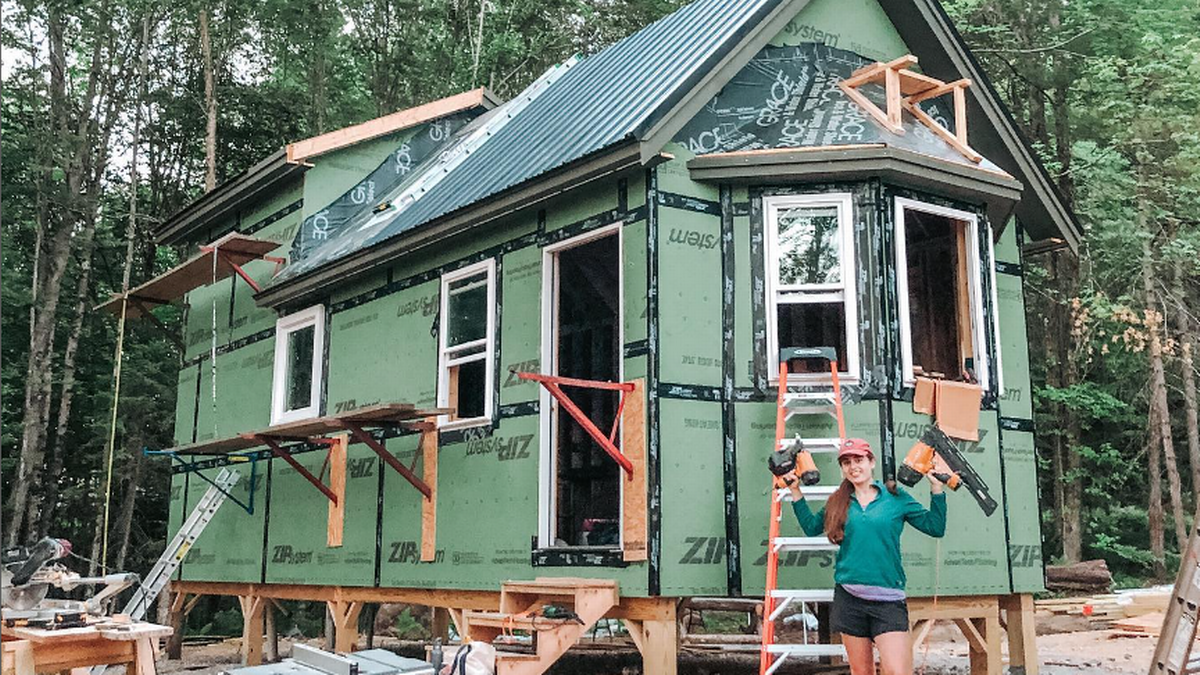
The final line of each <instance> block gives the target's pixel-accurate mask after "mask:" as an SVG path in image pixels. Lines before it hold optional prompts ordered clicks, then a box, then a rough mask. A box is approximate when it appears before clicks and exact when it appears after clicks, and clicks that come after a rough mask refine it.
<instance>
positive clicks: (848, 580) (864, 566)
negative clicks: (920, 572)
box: [792, 481, 946, 589]
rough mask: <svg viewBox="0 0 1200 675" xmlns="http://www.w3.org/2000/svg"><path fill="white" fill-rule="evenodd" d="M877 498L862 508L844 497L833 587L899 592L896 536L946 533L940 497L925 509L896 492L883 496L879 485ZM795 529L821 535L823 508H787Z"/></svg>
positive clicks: (805, 504)
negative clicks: (846, 504) (912, 531)
mask: <svg viewBox="0 0 1200 675" xmlns="http://www.w3.org/2000/svg"><path fill="white" fill-rule="evenodd" d="M873 485H874V486H875V489H876V490H877V492H878V494H877V495H876V496H875V499H874V500H873V501H872V502H871V503H870V504H867V507H866V508H863V507H862V506H861V505H860V504H859V503H858V500H857V499H855V498H854V496H853V495H851V496H850V508H849V513H848V514H847V515H846V537H845V539H843V540H842V545H841V546H840V547H839V548H838V552H837V561H836V564H835V565H834V572H833V580H834V581H835V582H836V583H839V584H863V585H865V586H882V587H884V588H898V589H903V588H904V584H905V582H906V581H907V579H906V578H905V576H904V567H903V565H902V564H901V562H900V532H901V530H903V529H904V523H909V524H910V525H912V526H913V527H915V528H917V529H918V530H920V531H921V532H924V533H925V534H927V535H929V536H931V537H941V536H942V535H944V534H946V493H945V492H943V493H941V494H936V495H930V500H929V508H928V509H926V508H925V507H924V506H921V503H920V502H918V501H917V500H916V499H914V498H913V496H912V495H910V494H908V492H906V491H905V490H904V489H903V488H897V489H896V494H894V495H893V494H892V493H890V492H888V491H887V488H885V487H884V486H883V484H882V483H880V482H879V481H875V482H874V483H873ZM792 510H793V511H795V512H796V519H797V520H799V521H800V528H801V529H803V530H804V533H805V534H807V535H808V536H810V537H817V536H820V535H821V534H823V533H824V531H825V507H824V506H822V507H821V509H820V510H819V511H817V512H816V513H813V512H812V509H811V508H810V507H809V505H808V502H807V500H805V499H800V500H798V501H796V502H793V503H792Z"/></svg>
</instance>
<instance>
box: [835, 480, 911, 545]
mask: <svg viewBox="0 0 1200 675" xmlns="http://www.w3.org/2000/svg"><path fill="white" fill-rule="evenodd" d="M885 486H886V487H887V491H888V492H890V493H892V494H893V495H894V494H896V481H894V480H889V481H887V483H885ZM853 496H854V484H853V483H851V482H850V481H848V480H846V479H845V478H843V479H842V484H841V485H839V486H838V489H837V490H834V492H833V494H831V495H829V499H826V500H825V536H826V537H829V541H832V542H833V543H835V544H841V543H842V540H843V539H845V538H846V518H847V517H849V515H850V498H851V497H853Z"/></svg>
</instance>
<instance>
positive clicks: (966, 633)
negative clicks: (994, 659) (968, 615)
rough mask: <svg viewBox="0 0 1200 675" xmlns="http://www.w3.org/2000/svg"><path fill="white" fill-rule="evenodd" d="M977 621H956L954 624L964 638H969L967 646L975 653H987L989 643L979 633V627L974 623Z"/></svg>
mask: <svg viewBox="0 0 1200 675" xmlns="http://www.w3.org/2000/svg"><path fill="white" fill-rule="evenodd" d="M974 621H975V619H955V620H954V624H955V625H956V626H958V629H959V630H961V631H962V634H963V637H965V638H967V644H969V645H970V647H971V651H973V652H986V651H987V641H986V640H984V638H983V635H982V634H981V633H980V632H979V629H978V627H977V626H976V625H975V624H974V623H973V622H974Z"/></svg>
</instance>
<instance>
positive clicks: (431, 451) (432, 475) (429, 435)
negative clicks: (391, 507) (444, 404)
mask: <svg viewBox="0 0 1200 675" xmlns="http://www.w3.org/2000/svg"><path fill="white" fill-rule="evenodd" d="M437 451H438V432H437V424H436V421H435V420H434V419H433V418H431V419H430V420H429V425H428V426H427V428H426V429H425V430H424V431H422V432H421V462H422V469H421V471H422V473H423V475H424V478H425V484H426V485H428V486H429V494H427V495H425V499H423V500H421V562H433V561H434V560H437V466H438V452H437Z"/></svg>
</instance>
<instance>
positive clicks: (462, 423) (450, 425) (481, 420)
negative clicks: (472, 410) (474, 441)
mask: <svg viewBox="0 0 1200 675" xmlns="http://www.w3.org/2000/svg"><path fill="white" fill-rule="evenodd" d="M491 423H492V418H491V417H472V418H471V419H469V420H454V421H452V422H438V430H439V431H454V430H455V429H471V428H474V427H486V426H488V425H489V424H491Z"/></svg>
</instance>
